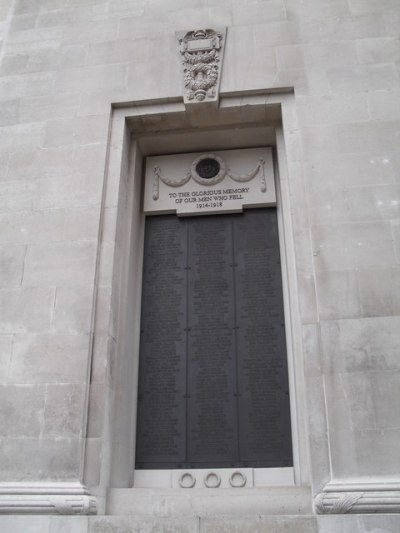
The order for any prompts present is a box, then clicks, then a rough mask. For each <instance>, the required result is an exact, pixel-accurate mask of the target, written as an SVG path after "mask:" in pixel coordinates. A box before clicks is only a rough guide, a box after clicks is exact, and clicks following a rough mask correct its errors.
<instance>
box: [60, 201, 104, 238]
mask: <svg viewBox="0 0 400 533" xmlns="http://www.w3.org/2000/svg"><path fill="white" fill-rule="evenodd" d="M99 217H100V213H99V209H98V208H93V209H87V208H86V207H83V208H77V209H66V210H65V215H64V228H63V232H62V240H66V241H95V240H96V239H97V238H98V234H99Z"/></svg>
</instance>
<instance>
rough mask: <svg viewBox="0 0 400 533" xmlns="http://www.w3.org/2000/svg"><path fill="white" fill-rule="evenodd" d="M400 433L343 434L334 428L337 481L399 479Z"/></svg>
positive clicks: (332, 437)
mask: <svg viewBox="0 0 400 533" xmlns="http://www.w3.org/2000/svg"><path fill="white" fill-rule="evenodd" d="M399 438H400V430H398V429H392V428H390V429H381V428H378V429H375V428H371V429H365V430H360V431H359V430H353V431H351V432H349V431H342V430H341V429H340V428H338V426H337V425H335V426H334V427H333V428H330V449H331V457H332V474H333V476H334V477H336V478H339V479H340V478H351V477H363V476H365V477H366V478H368V477H370V476H372V477H374V476H377V477H379V476H384V477H386V478H388V479H390V478H391V479H393V480H395V479H396V477H395V476H396V474H395V473H396V472H398V470H399V468H400V460H399V453H398V449H399Z"/></svg>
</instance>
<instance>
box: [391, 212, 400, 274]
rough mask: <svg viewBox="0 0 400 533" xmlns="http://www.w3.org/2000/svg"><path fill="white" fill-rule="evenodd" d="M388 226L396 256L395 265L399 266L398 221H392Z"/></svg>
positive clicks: (399, 223)
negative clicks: (389, 226)
mask: <svg viewBox="0 0 400 533" xmlns="http://www.w3.org/2000/svg"><path fill="white" fill-rule="evenodd" d="M390 225H391V230H392V236H393V243H394V250H395V254H396V262H397V264H399V263H400V221H399V220H392V221H391V222H390Z"/></svg>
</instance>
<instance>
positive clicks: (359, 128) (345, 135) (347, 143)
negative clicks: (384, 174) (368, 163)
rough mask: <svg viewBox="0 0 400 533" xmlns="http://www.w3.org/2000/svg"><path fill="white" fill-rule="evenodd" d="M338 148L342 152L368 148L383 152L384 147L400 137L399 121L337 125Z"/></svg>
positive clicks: (372, 150)
mask: <svg viewBox="0 0 400 533" xmlns="http://www.w3.org/2000/svg"><path fill="white" fill-rule="evenodd" d="M338 135H339V143H340V148H341V150H342V151H344V152H359V151H362V152H364V151H365V150H370V151H371V152H372V153H373V152H378V153H385V150H386V147H387V146H388V145H390V144H391V142H393V140H394V139H398V138H399V137H400V123H399V122H379V123H375V122H368V123H367V122H366V123H359V124H342V125H339V126H338Z"/></svg>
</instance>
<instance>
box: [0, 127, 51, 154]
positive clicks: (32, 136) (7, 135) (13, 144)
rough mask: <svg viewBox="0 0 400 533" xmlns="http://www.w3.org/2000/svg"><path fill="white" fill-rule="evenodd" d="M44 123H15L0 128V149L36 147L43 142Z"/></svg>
mask: <svg viewBox="0 0 400 533" xmlns="http://www.w3.org/2000/svg"><path fill="white" fill-rule="evenodd" d="M43 139H44V125H43V124H41V123H35V122H32V123H27V124H17V125H14V126H6V127H4V128H2V129H1V130H0V145H1V150H2V151H3V150H4V151H8V152H13V151H15V150H18V149H24V150H26V149H28V150H29V149H37V148H39V147H40V146H42V144H43Z"/></svg>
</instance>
